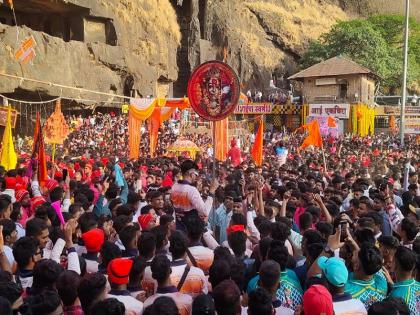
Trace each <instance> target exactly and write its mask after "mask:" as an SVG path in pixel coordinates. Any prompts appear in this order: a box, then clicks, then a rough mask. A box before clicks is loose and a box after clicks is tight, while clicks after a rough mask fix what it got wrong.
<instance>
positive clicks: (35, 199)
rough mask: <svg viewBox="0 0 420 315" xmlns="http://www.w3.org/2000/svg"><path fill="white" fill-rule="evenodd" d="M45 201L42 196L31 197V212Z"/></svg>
mask: <svg viewBox="0 0 420 315" xmlns="http://www.w3.org/2000/svg"><path fill="white" fill-rule="evenodd" d="M44 203H45V199H44V197H42V196H36V197H33V198H32V199H31V212H32V213H33V212H35V210H36V208H38V207H39V206H40V205H43V204H44Z"/></svg>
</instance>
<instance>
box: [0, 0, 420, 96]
mask: <svg viewBox="0 0 420 315" xmlns="http://www.w3.org/2000/svg"><path fill="white" fill-rule="evenodd" d="M3 2H4V3H3ZM395 2H396V1H393V0H371V1H367V0H352V1H350V0H259V1H251V0H118V1H117V0H14V3H15V9H16V13H17V21H18V25H20V26H19V27H18V28H16V27H15V26H13V19H12V15H11V10H10V9H9V8H8V6H7V4H6V3H7V1H5V0H0V73H8V74H13V75H18V76H25V77H30V78H34V79H38V80H44V81H49V82H55V83H59V84H64V85H70V86H75V87H80V88H86V89H92V90H97V91H102V92H106V93H115V94H121V95H122V94H124V95H142V96H146V95H150V94H151V95H157V94H158V95H163V96H164V95H174V96H183V95H185V93H186V85H187V82H188V77H189V75H190V73H191V71H192V70H193V69H194V67H195V66H197V65H198V64H199V63H200V62H204V61H206V60H209V59H214V58H217V59H219V60H223V59H225V60H226V61H227V62H228V63H229V64H230V65H231V66H232V67H233V68H234V69H235V70H236V71H237V73H238V75H239V76H240V79H241V81H242V83H243V84H244V86H245V88H248V87H257V88H264V87H267V86H268V82H269V80H270V78H271V77H272V76H273V75H275V76H276V78H277V81H278V82H280V83H279V84H280V85H283V86H284V87H286V85H287V82H286V80H285V79H284V78H286V77H287V76H288V75H290V74H292V73H293V72H294V71H295V68H296V60H297V59H298V58H299V56H300V55H301V54H302V53H303V51H304V50H305V48H306V46H307V44H308V43H309V41H310V40H312V39H315V38H317V37H318V36H319V35H321V34H322V33H324V32H327V31H328V30H329V29H330V27H331V26H332V25H333V24H334V23H335V22H336V21H338V20H346V19H351V18H353V17H357V16H364V15H369V14H372V13H377V12H403V11H402V10H403V4H402V3H401V4H396V3H395ZM419 8H420V0H412V12H413V14H414V16H416V17H417V18H419V17H420V16H419V15H420V10H419ZM17 29H18V30H19V40H17V37H16V32H17ZM30 35H32V36H33V37H34V38H35V40H36V42H37V46H36V48H35V51H36V57H35V59H34V60H33V63H32V64H26V65H21V64H19V63H18V62H17V61H16V60H15V58H14V52H15V51H16V49H17V48H18V47H19V45H20V42H21V41H22V40H23V39H24V38H26V37H28V36H30ZM33 92H36V93H34V94H33V95H32V96H33V97H35V98H36V97H38V96H37V94H38V92H39V93H40V94H41V95H50V96H58V95H62V94H65V95H66V96H70V97H82V98H88V99H92V98H94V99H101V100H104V99H108V97H106V96H102V97H99V96H97V95H96V98H95V95H91V94H84V93H80V92H79V91H75V90H62V89H58V88H54V87H52V86H46V85H43V84H37V83H28V82H21V81H19V80H14V79H5V78H4V77H1V78H0V93H8V94H9V95H17V96H20V97H22V96H25V97H28V95H29V96H30V95H31V93H33ZM109 99H112V97H110V98H109Z"/></svg>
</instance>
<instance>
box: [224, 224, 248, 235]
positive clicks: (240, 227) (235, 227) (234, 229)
mask: <svg viewBox="0 0 420 315" xmlns="http://www.w3.org/2000/svg"><path fill="white" fill-rule="evenodd" d="M244 231H245V226H244V225H242V224H236V225H231V226H229V227H228V228H227V229H226V233H227V234H228V235H229V234H230V233H233V232H244Z"/></svg>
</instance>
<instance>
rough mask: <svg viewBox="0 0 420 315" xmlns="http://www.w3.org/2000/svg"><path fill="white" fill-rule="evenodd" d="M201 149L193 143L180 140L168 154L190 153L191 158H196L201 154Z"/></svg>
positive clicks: (169, 149) (170, 148) (172, 146)
mask: <svg viewBox="0 0 420 315" xmlns="http://www.w3.org/2000/svg"><path fill="white" fill-rule="evenodd" d="M200 151H201V149H200V148H199V147H198V146H197V145H196V144H195V143H194V142H192V141H190V140H184V139H178V140H177V141H175V142H174V143H173V144H172V145H171V146H170V147H169V148H168V152H176V153H183V152H188V153H189V155H190V157H191V158H193V159H194V158H195V155H196V154H197V152H200Z"/></svg>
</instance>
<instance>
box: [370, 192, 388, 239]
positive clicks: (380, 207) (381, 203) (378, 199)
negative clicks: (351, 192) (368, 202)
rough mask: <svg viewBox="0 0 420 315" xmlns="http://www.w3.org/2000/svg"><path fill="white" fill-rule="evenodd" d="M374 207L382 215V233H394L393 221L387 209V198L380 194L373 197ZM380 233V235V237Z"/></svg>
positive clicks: (386, 234)
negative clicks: (390, 219) (390, 220)
mask: <svg viewBox="0 0 420 315" xmlns="http://www.w3.org/2000/svg"><path fill="white" fill-rule="evenodd" d="M373 209H374V210H375V211H376V212H377V213H379V214H380V215H381V216H382V219H383V221H382V227H381V233H382V234H381V235H385V236H390V235H392V228H391V223H390V222H389V216H388V213H387V212H386V211H385V199H384V198H383V197H382V196H380V195H379V194H377V195H374V197H373ZM379 236H380V235H378V237H379Z"/></svg>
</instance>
